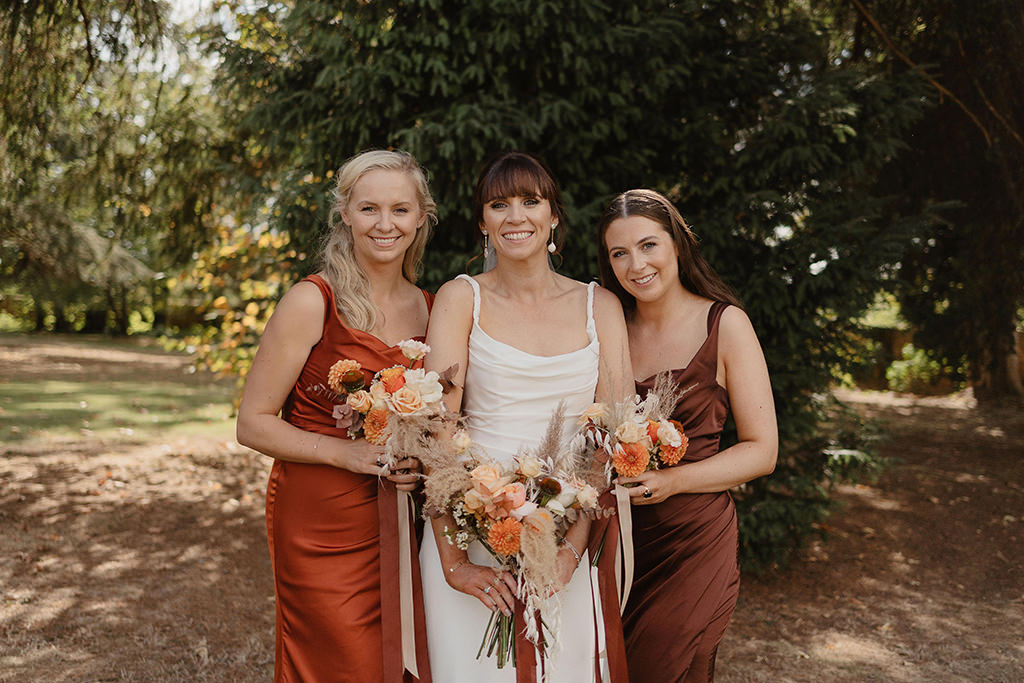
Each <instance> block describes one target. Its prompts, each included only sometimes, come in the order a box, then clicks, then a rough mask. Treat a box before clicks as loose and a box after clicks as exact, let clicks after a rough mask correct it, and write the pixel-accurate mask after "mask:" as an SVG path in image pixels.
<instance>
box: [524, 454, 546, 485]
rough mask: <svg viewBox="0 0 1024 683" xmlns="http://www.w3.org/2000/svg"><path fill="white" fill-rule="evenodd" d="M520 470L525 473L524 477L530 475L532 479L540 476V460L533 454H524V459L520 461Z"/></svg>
mask: <svg viewBox="0 0 1024 683" xmlns="http://www.w3.org/2000/svg"><path fill="white" fill-rule="evenodd" d="M519 471H520V472H522V473H523V476H524V477H529V478H530V479H533V478H534V477H537V476H540V473H541V467H540V461H539V460H537V458H535V457H533V456H532V455H527V456H524V457H523V459H522V460H520V461H519Z"/></svg>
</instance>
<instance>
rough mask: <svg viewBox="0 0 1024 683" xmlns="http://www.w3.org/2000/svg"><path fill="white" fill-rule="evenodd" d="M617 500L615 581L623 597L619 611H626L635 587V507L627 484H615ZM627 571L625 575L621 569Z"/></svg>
mask: <svg viewBox="0 0 1024 683" xmlns="http://www.w3.org/2000/svg"><path fill="white" fill-rule="evenodd" d="M615 502H616V503H617V505H616V507H617V509H618V515H617V516H618V520H619V543H618V544H617V545H616V546H615V583H616V585H617V587H618V589H619V595H621V596H622V599H621V600H620V601H619V612H620V613H622V612H625V611H626V601H627V600H629V591H630V590H631V589H632V588H633V508H632V503H630V502H629V490H628V489H627V488H626V487H625V486H619V485H618V484H616V485H615ZM620 569H621V570H623V571H624V572H625V577H623V576H622V575H620V574H619V571H620Z"/></svg>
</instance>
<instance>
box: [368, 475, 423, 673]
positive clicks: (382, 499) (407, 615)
mask: <svg viewBox="0 0 1024 683" xmlns="http://www.w3.org/2000/svg"><path fill="white" fill-rule="evenodd" d="M411 505H412V497H411V496H410V495H409V494H408V493H406V492H404V491H398V490H397V489H396V488H395V485H394V484H392V483H391V482H388V481H385V480H380V485H379V486H378V488H377V511H378V514H379V515H380V621H381V641H382V645H383V657H384V659H383V676H382V683H401V682H402V681H404V680H405V674H404V671H405V670H406V669H407V670H408V671H409V673H410V674H412V675H413V676H414V677H416V678H417V679H418V680H419V681H420V682H421V683H430V682H431V677H430V660H429V659H428V657H427V639H426V631H427V629H426V619H425V616H424V613H423V586H422V583H421V581H420V571H419V570H420V563H419V558H418V552H419V551H418V544H417V542H416V529H415V525H414V524H413V523H412V510H411ZM398 653H401V657H398V656H396V655H397V654H398Z"/></svg>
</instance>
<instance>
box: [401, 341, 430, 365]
mask: <svg viewBox="0 0 1024 683" xmlns="http://www.w3.org/2000/svg"><path fill="white" fill-rule="evenodd" d="M398 348H399V349H400V350H401V352H402V355H403V356H405V357H406V358H408V359H409V360H412V361H416V360H419V359H421V358H423V357H424V356H425V355H427V354H428V353H430V347H429V346H427V345H426V344H424V343H423V342H419V341H416V340H415V339H404V340H402V341H400V342H398Z"/></svg>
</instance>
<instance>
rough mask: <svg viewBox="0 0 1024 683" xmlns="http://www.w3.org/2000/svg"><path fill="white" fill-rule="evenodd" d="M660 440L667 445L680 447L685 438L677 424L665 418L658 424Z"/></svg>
mask: <svg viewBox="0 0 1024 683" xmlns="http://www.w3.org/2000/svg"><path fill="white" fill-rule="evenodd" d="M658 442H659V443H661V444H664V445H666V446H672V447H673V448H678V447H679V446H680V445H681V444H682V443H683V439H682V436H681V435H680V433H679V430H678V429H676V426H675V425H674V424H672V423H671V422H670V421H668V420H665V421H664V422H661V423H659V424H658Z"/></svg>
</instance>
